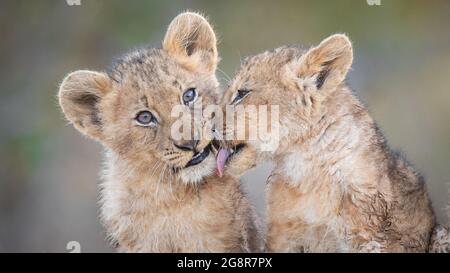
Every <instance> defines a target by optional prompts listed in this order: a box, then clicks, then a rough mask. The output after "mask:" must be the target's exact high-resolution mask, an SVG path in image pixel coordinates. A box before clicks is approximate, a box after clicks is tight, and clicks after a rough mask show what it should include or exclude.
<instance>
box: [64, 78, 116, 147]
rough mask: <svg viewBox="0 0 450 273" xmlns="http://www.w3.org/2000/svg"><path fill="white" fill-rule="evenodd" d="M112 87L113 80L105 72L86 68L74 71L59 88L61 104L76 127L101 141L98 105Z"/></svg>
mask: <svg viewBox="0 0 450 273" xmlns="http://www.w3.org/2000/svg"><path fill="white" fill-rule="evenodd" d="M110 89H111V80H110V79H109V77H108V76H107V75H106V74H104V73H99V72H93V71H84V70H80V71H76V72H72V73H70V74H69V75H67V76H66V78H65V79H64V80H63V82H62V84H61V86H60V88H59V92H58V99H59V105H60V106H61V108H62V111H63V112H64V115H65V116H66V118H67V119H68V120H69V121H70V122H71V123H72V124H73V125H74V126H75V128H76V129H78V130H79V131H80V132H81V133H83V134H85V135H87V136H89V137H91V138H93V139H96V140H99V141H100V140H101V139H102V121H101V118H100V115H99V107H98V106H99V103H100V101H101V100H102V98H103V97H104V96H105V95H106V94H107V93H108V92H109V91H110Z"/></svg>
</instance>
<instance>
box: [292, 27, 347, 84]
mask: <svg viewBox="0 0 450 273" xmlns="http://www.w3.org/2000/svg"><path fill="white" fill-rule="evenodd" d="M352 62H353V47H352V43H351V42H350V39H349V38H348V37H347V36H346V35H343V34H335V35H332V36H330V37H329V38H327V39H325V40H324V41H322V42H321V43H320V45H318V46H317V47H314V48H312V49H310V50H309V51H308V52H306V53H305V54H303V56H302V57H300V58H299V59H298V60H297V61H296V62H295V63H294V65H295V70H296V74H297V75H298V76H299V77H300V78H302V79H306V82H308V80H309V82H310V83H312V84H313V85H314V87H315V88H317V90H321V89H326V88H335V87H336V86H338V85H339V84H341V83H342V82H343V81H344V80H345V77H346V76H347V73H348V70H349V69H350V67H351V65H352Z"/></svg>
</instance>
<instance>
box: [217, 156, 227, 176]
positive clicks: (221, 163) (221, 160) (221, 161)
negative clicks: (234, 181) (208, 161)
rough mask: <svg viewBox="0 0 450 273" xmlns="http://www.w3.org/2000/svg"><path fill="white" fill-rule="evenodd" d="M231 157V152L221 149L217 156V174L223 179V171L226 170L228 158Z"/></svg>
mask: <svg viewBox="0 0 450 273" xmlns="http://www.w3.org/2000/svg"><path fill="white" fill-rule="evenodd" d="M229 156H230V152H229V151H228V150H226V149H220V151H219V153H218V154H217V158H216V163H217V172H218V173H219V176H220V177H222V175H223V171H224V170H225V163H227V158H228V157H229Z"/></svg>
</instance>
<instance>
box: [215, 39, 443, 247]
mask: <svg viewBox="0 0 450 273" xmlns="http://www.w3.org/2000/svg"><path fill="white" fill-rule="evenodd" d="M352 61H353V49H352V44H351V42H350V41H349V39H348V38H347V37H346V36H345V35H334V36H332V37H329V38H328V39H326V40H324V41H323V42H322V43H321V44H320V45H319V46H317V47H314V48H312V49H310V50H302V49H300V48H296V47H282V48H278V49H275V50H273V51H267V52H264V53H262V54H259V55H256V56H254V57H250V58H247V59H246V60H244V62H243V63H242V65H241V67H240V68H239V69H238V71H237V74H236V76H235V78H234V80H233V81H232V82H231V85H230V87H229V89H228V90H227V91H226V93H225V96H224V99H223V103H224V104H233V105H236V104H240V105H243V106H250V105H253V106H255V105H256V106H258V105H266V104H267V105H278V106H279V110H280V114H279V116H280V139H279V146H278V147H276V148H274V149H273V151H263V150H262V149H261V146H262V144H261V141H260V140H258V139H253V140H245V141H242V140H239V139H234V140H233V141H229V142H228V143H227V145H228V147H233V148H234V149H233V150H230V151H229V152H224V151H223V150H221V152H219V154H222V155H224V156H222V157H223V158H221V160H220V162H227V165H228V167H225V168H228V169H229V171H230V172H233V170H235V169H237V170H238V173H240V172H242V171H243V170H244V169H245V168H250V167H252V166H253V165H254V164H257V163H259V162H262V161H265V160H268V159H273V160H274V163H275V168H274V170H273V172H272V174H271V175H270V177H269V180H268V189H267V199H268V207H267V225H268V231H267V245H266V247H267V250H268V251H271V252H298V251H307V252H426V251H428V250H429V248H431V247H430V238H431V235H432V232H433V228H434V227H435V216H434V212H433V209H432V207H431V202H430V199H429V197H428V194H427V191H426V188H425V183H424V179H423V178H422V177H421V176H420V174H419V173H418V172H417V171H416V170H415V169H414V168H413V167H412V166H411V165H410V164H409V163H408V162H407V161H406V160H405V159H404V158H403V157H402V156H400V155H399V154H398V153H396V152H393V151H392V150H391V149H390V148H389V146H388V145H387V142H386V140H385V138H384V137H383V135H382V133H381V132H380V130H379V129H378V127H377V125H376V123H375V121H374V120H373V119H372V117H371V116H370V114H369V112H368V111H367V110H366V108H365V107H364V106H363V104H362V103H361V102H360V101H359V100H358V99H357V98H356V97H355V95H354V94H353V93H352V91H351V90H350V88H349V87H348V86H347V85H346V83H345V78H346V75H347V72H348V70H349V69H350V67H351V64H352ZM244 118H245V119H246V120H250V118H249V117H248V114H247V113H246V115H245V116H244ZM228 135H229V134H228ZM237 148H239V149H237ZM236 150H238V152H236ZM228 156H231V157H230V158H228V159H227V157H228ZM220 166H221V168H222V169H223V168H224V165H223V164H222V165H220ZM439 234H441V235H442V236H444V237H445V236H448V234H447V235H445V230H444V229H443V230H441V232H440V233H439ZM439 234H437V235H435V237H436V238H440V237H439ZM442 236H441V237H442ZM441 239H442V238H441ZM444 241H445V238H443V239H442V242H444ZM448 245H449V244H448V240H447V248H448Z"/></svg>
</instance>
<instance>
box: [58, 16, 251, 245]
mask: <svg viewBox="0 0 450 273" xmlns="http://www.w3.org/2000/svg"><path fill="white" fill-rule="evenodd" d="M216 44H217V43H216V37H215V34H214V32H213V29H212V28H211V26H210V25H209V23H208V22H207V21H206V20H205V18H203V17H202V16H200V15H199V14H196V13H190V12H187V13H183V14H180V15H179V16H177V17H176V18H175V19H174V20H173V21H172V23H171V24H170V26H169V28H168V30H167V33H166V36H165V38H164V41H163V43H162V48H161V49H159V48H145V49H141V50H137V51H135V52H132V53H130V54H127V55H125V56H124V57H123V58H121V59H118V60H117V61H116V62H115V63H114V65H113V66H112V68H111V69H110V70H109V71H108V73H103V72H93V71H76V72H73V73H71V74H69V75H68V76H67V77H66V78H65V79H64V81H63V83H62V84H61V87H60V90H59V102H60V105H61V108H62V110H63V112H64V114H65V116H66V117H67V119H68V120H69V121H70V122H71V123H72V124H73V125H74V127H75V128H76V129H78V130H79V131H80V132H81V133H83V134H85V135H86V136H88V137H90V138H92V139H94V140H97V141H98V142H100V143H101V144H102V145H103V146H104V147H105V150H106V152H105V154H106V163H105V169H104V172H103V183H102V184H101V204H102V206H101V218H102V221H103V223H104V225H105V227H106V229H107V233H108V237H109V239H110V240H111V242H112V244H113V245H114V246H115V247H117V249H118V250H119V251H124V252H247V251H256V250H258V249H257V247H256V245H257V244H258V242H259V240H258V238H257V233H256V229H255V226H254V222H253V220H254V219H253V213H252V209H251V207H250V204H249V202H248V201H247V199H246V198H245V196H244V194H243V193H242V191H241V188H240V185H239V183H238V180H236V179H233V178H231V177H227V176H225V177H222V178H218V177H216V176H215V175H214V167H215V158H214V154H213V151H212V148H211V145H210V143H209V141H207V140H206V138H200V139H201V140H196V141H194V140H190V141H184V140H176V139H177V138H174V137H173V133H172V130H171V129H172V125H173V124H174V123H175V122H177V118H178V117H174V116H173V115H172V114H171V110H172V109H173V107H174V106H180V105H181V106H182V107H184V109H186V110H190V109H192V108H193V105H194V103H198V102H200V103H202V104H213V103H214V102H215V99H216V97H217V96H218V81H217V79H216V76H215V70H216V66H217V63H218V59H219V58H218V54H217V45H216ZM193 123H194V124H193V126H192V132H193V133H195V135H197V136H198V135H200V136H202V135H203V132H204V127H207V126H204V124H205V122H204V121H197V120H195V121H194V122H193ZM192 139H196V138H194V137H193V138H192Z"/></svg>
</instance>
